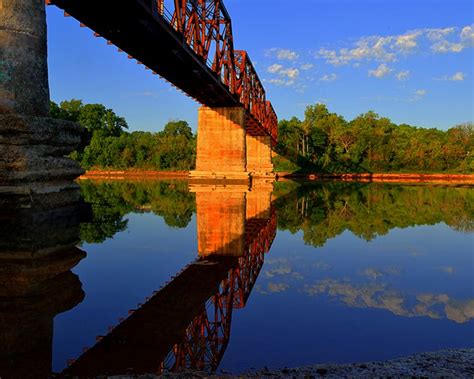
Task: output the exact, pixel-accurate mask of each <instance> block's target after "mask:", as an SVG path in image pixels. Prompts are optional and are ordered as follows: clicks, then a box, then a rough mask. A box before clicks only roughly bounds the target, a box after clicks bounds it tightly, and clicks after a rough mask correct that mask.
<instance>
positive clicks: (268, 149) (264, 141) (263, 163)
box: [246, 133, 275, 179]
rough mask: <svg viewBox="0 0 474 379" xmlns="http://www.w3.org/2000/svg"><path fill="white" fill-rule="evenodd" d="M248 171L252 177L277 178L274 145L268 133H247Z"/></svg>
mask: <svg viewBox="0 0 474 379" xmlns="http://www.w3.org/2000/svg"><path fill="white" fill-rule="evenodd" d="M246 142H247V171H249V172H250V175H251V176H252V178H268V179H275V173H274V172H273V164H272V145H271V138H270V136H268V135H253V134H250V133H247V138H246Z"/></svg>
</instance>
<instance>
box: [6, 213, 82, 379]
mask: <svg viewBox="0 0 474 379" xmlns="http://www.w3.org/2000/svg"><path fill="white" fill-rule="evenodd" d="M82 215H83V210H82V206H81V205H76V206H73V205H68V206H65V207H62V208H56V209H48V210H45V209H42V208H39V209H38V208H35V207H33V208H30V209H23V210H18V209H17V210H10V211H5V210H2V211H1V212H0V377H2V378H35V379H36V378H49V377H50V376H51V361H52V357H51V354H52V337H53V319H54V317H55V316H56V315H57V314H58V313H61V312H65V311H66V310H69V309H71V308H73V307H74V306H75V305H77V304H78V303H80V302H81V301H82V299H83V298H84V292H83V291H82V288H81V287H82V286H81V282H80V281H79V278H78V277H77V276H76V275H74V274H73V273H72V272H71V271H70V270H71V269H72V268H73V267H74V266H76V265H77V264H78V263H79V261H80V260H81V259H83V258H84V257H85V253H84V252H83V251H81V250H79V249H78V248H76V247H75V245H76V244H77V242H78V238H79V223H80V221H81V218H82Z"/></svg>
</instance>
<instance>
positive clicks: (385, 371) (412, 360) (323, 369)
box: [113, 349, 474, 379]
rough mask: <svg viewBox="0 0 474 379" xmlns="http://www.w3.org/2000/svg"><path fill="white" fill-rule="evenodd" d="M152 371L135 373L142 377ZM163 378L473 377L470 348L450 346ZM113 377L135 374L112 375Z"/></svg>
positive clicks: (125, 378) (120, 378) (149, 377)
mask: <svg viewBox="0 0 474 379" xmlns="http://www.w3.org/2000/svg"><path fill="white" fill-rule="evenodd" d="M158 377H159V376H156V375H144V376H139V378H142V379H145V378H146V379H152V378H153V379H154V378H158ZM161 377H163V378H173V379H174V378H179V379H181V378H305V379H306V378H474V349H453V350H443V351H438V352H433V353H419V354H414V355H411V356H408V357H405V358H399V359H393V360H389V361H381V362H361V363H351V364H332V363H325V364H318V365H313V366H305V367H298V368H283V369H279V370H269V369H267V368H264V369H259V370H251V371H248V372H245V373H242V374H238V375H235V374H230V373H226V372H220V373H216V374H213V375H209V374H207V373H204V372H198V371H189V372H184V373H179V374H166V375H163V376H161ZM113 378H114V379H129V378H138V376H126V375H124V376H115V377H113Z"/></svg>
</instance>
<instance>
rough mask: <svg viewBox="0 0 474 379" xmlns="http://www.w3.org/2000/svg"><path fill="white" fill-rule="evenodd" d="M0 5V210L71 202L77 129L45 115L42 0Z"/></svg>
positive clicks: (76, 172)
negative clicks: (72, 158) (68, 156)
mask: <svg viewBox="0 0 474 379" xmlns="http://www.w3.org/2000/svg"><path fill="white" fill-rule="evenodd" d="M0 4H1V5H0V9H1V14H2V15H1V17H0V209H6V208H10V207H12V208H15V207H17V206H19V207H20V208H25V207H31V206H33V203H35V202H36V201H39V202H40V203H41V204H43V205H44V206H46V207H51V208H53V207H56V206H62V205H65V204H68V203H74V202H75V201H77V198H78V196H79V195H78V192H77V185H76V184H75V183H74V181H73V180H74V179H75V178H76V177H77V176H79V175H81V173H82V172H83V171H82V170H81V168H80V167H79V165H78V164H77V163H76V162H74V161H72V160H70V159H69V158H67V157H66V155H68V154H69V153H71V152H72V151H73V150H74V149H75V148H76V147H77V146H78V145H79V143H80V141H81V130H82V128H81V127H79V126H78V125H75V124H73V123H71V122H67V121H58V120H53V119H50V118H48V115H49V87H48V67H47V45H46V13H45V5H44V4H45V2H44V0H15V1H1V0H0Z"/></svg>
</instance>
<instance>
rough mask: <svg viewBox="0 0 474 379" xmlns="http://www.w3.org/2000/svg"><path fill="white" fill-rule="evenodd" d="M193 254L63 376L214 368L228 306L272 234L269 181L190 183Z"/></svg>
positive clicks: (241, 300) (254, 272)
mask: <svg viewBox="0 0 474 379" xmlns="http://www.w3.org/2000/svg"><path fill="white" fill-rule="evenodd" d="M190 189H191V191H193V192H195V193H196V205H197V225H198V226H197V229H198V230H197V235H198V258H197V260H196V261H195V262H193V263H191V264H189V265H188V266H187V267H185V268H184V269H183V270H182V271H181V272H180V273H179V274H178V275H177V276H175V277H174V278H173V279H172V280H171V281H170V282H169V283H168V284H167V285H166V286H164V287H163V288H162V289H161V290H159V291H156V292H155V293H154V294H153V296H151V297H150V298H147V299H146V301H145V303H144V304H140V306H139V307H138V309H136V310H131V311H130V312H129V313H130V314H129V316H128V317H127V318H126V319H124V320H122V321H121V322H120V324H118V325H117V326H116V327H114V328H110V330H109V333H108V334H107V335H105V336H101V337H98V338H97V343H96V344H95V345H94V346H93V347H92V348H90V349H88V350H85V351H84V353H83V354H82V355H81V356H80V357H79V358H77V359H76V360H74V361H70V362H69V363H70V365H69V367H68V368H67V369H66V370H65V371H64V372H63V373H62V374H63V375H65V376H96V375H113V374H124V373H131V374H144V373H155V374H156V373H163V372H166V371H180V370H183V369H188V368H192V369H198V370H205V371H215V370H216V369H217V368H218V366H219V363H220V361H221V359H222V357H223V355H224V353H225V350H226V348H227V345H228V343H229V339H230V333H231V321H232V314H233V310H234V309H236V308H243V307H245V304H246V302H247V300H248V298H249V296H250V293H251V291H252V288H253V286H254V284H255V282H256V280H257V277H258V274H259V272H260V270H261V268H262V266H263V262H264V256H265V254H266V253H267V252H268V251H269V248H270V246H271V244H272V242H273V239H274V237H275V234H276V213H275V210H274V208H273V207H272V202H271V196H272V186H271V185H267V186H265V185H264V186H261V187H259V188H258V187H256V186H254V188H253V190H250V191H249V190H248V189H247V187H245V186H239V185H236V186H226V187H209V186H196V185H195V186H191V188H190Z"/></svg>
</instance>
